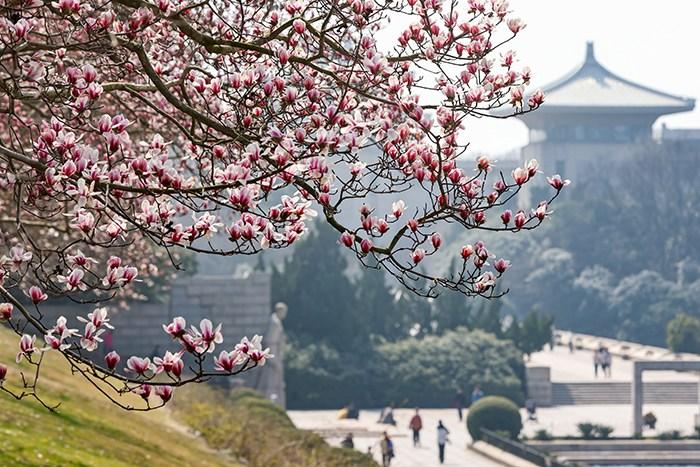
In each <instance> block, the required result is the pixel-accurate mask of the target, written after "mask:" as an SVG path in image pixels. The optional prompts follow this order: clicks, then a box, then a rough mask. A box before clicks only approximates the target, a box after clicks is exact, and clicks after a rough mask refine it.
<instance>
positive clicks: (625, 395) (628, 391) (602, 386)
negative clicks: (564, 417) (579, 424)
mask: <svg viewBox="0 0 700 467" xmlns="http://www.w3.org/2000/svg"><path fill="white" fill-rule="evenodd" d="M631 403H632V384H631V383H629V382H615V381H610V382H586V383H552V405H595V404H631ZM644 403H645V404H697V403H698V384H697V383H695V382H688V381H683V382H671V381H663V382H661V381H658V382H656V381H655V382H648V383H644Z"/></svg>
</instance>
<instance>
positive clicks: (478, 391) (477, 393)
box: [460, 384, 484, 420]
mask: <svg viewBox="0 0 700 467" xmlns="http://www.w3.org/2000/svg"><path fill="white" fill-rule="evenodd" d="M482 397H484V391H482V390H481V386H479V385H478V384H477V385H476V386H474V390H473V391H472V399H471V402H472V405H474V403H475V402H477V401H478V400H479V399H481V398H482ZM460 420H462V419H461V418H460Z"/></svg>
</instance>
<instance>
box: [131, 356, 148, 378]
mask: <svg viewBox="0 0 700 467" xmlns="http://www.w3.org/2000/svg"><path fill="white" fill-rule="evenodd" d="M126 371H129V372H131V373H136V374H137V375H139V376H146V375H147V373H154V372H155V367H154V365H153V364H152V363H151V359H150V358H148V357H146V358H140V357H135V356H134V357H129V359H128V360H127V361H126Z"/></svg>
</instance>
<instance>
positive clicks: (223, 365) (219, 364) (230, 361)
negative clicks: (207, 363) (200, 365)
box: [214, 350, 245, 373]
mask: <svg viewBox="0 0 700 467" xmlns="http://www.w3.org/2000/svg"><path fill="white" fill-rule="evenodd" d="M244 360H245V357H244V355H243V353H242V352H241V351H240V350H233V351H231V352H226V351H225V350H222V351H221V353H220V354H219V356H218V357H215V358H214V368H216V369H217V370H218V371H226V372H229V373H230V372H232V371H233V369H234V367H235V366H236V365H239V364H241V363H243V361H244Z"/></svg>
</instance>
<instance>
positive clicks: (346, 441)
mask: <svg viewBox="0 0 700 467" xmlns="http://www.w3.org/2000/svg"><path fill="white" fill-rule="evenodd" d="M340 447H343V448H347V449H354V448H355V443H354V442H353V440H352V433H348V434H347V436H345V438H343V440H342V441H341V442H340Z"/></svg>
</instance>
